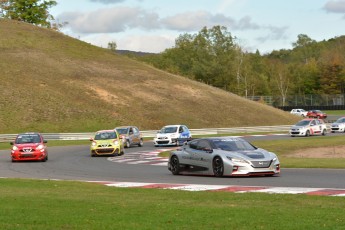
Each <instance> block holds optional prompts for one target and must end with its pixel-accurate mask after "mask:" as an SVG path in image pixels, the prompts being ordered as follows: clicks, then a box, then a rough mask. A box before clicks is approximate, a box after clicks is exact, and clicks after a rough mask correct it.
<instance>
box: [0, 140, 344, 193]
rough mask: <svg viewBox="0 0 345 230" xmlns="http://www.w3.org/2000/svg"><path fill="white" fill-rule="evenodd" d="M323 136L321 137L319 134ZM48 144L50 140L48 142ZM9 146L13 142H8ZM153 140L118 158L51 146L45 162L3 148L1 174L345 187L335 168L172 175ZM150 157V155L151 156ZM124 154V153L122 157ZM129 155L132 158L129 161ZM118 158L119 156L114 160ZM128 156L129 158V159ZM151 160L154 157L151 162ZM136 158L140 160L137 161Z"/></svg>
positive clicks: (80, 148)
mask: <svg viewBox="0 0 345 230" xmlns="http://www.w3.org/2000/svg"><path fill="white" fill-rule="evenodd" d="M245 138H246V139H249V140H253V139H262V138H264V139H269V138H271V139H275V138H290V137H288V136H267V137H245ZM320 138H322V137H320ZM48 146H49V143H48ZM9 149H10V145H9ZM159 149H162V148H155V147H154V146H153V144H152V143H151V142H146V143H145V144H144V147H141V148H140V147H132V148H130V149H126V154H125V156H124V157H122V159H123V160H124V161H122V162H118V161H117V160H119V159H117V158H113V159H112V158H108V157H95V158H91V157H90V155H89V146H87V145H83V146H66V147H49V160H48V161H47V162H45V163H43V162H18V163H12V162H11V160H10V151H9V150H1V151H0V177H10V178H42V179H43V178H44V179H65V180H87V181H90V180H91V181H93V180H97V181H117V182H147V183H176V184H179V183H180V184H206V185H243V186H278V187H306V188H345V170H335V169H284V168H283V169H282V172H281V175H280V176H277V177H235V178H234V177H228V178H215V177H211V176H210V177H208V176H173V175H172V174H171V173H170V172H169V171H168V169H167V167H166V166H162V163H163V164H164V161H159V160H158V161H159V162H161V163H159V162H156V161H155V160H154V157H153V155H150V153H152V152H153V151H157V150H159ZM150 156H151V159H148V158H150ZM120 158H121V157H120ZM128 158H133V162H132V163H130V162H129V161H127V160H128ZM114 159H116V160H114ZM126 159H127V160H126ZM148 160H152V161H153V162H154V163H153V164H151V163H150V162H148ZM135 161H137V162H135Z"/></svg>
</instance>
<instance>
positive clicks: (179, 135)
mask: <svg viewBox="0 0 345 230" xmlns="http://www.w3.org/2000/svg"><path fill="white" fill-rule="evenodd" d="M191 137H192V134H191V132H190V131H189V129H188V128H187V126H185V125H167V126H164V127H163V128H162V129H161V130H160V131H158V133H157V135H156V138H154V139H153V143H154V145H155V146H165V145H176V146H178V145H182V144H183V143H184V142H185V141H184V140H183V139H188V138H191ZM180 139H182V140H180Z"/></svg>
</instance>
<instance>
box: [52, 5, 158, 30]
mask: <svg viewBox="0 0 345 230" xmlns="http://www.w3.org/2000/svg"><path fill="white" fill-rule="evenodd" d="M57 18H58V19H59V20H60V21H64V22H68V25H67V27H69V28H71V30H72V31H73V32H75V33H114V32H123V31H126V30H127V29H134V28H142V29H145V30H151V29H156V28H158V27H159V24H158V15H157V14H156V13H150V12H146V11H144V10H142V9H140V8H131V7H113V8H108V9H100V10H95V11H91V12H86V13H82V12H66V13H62V14H60V15H59V16H58V17H57Z"/></svg>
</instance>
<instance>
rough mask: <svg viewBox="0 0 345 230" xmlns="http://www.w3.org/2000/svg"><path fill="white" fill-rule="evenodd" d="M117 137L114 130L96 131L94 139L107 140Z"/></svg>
mask: <svg viewBox="0 0 345 230" xmlns="http://www.w3.org/2000/svg"><path fill="white" fill-rule="evenodd" d="M115 138H117V136H116V133H115V132H103V133H96V136H95V140H108V139H115Z"/></svg>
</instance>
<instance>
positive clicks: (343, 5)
mask: <svg viewBox="0 0 345 230" xmlns="http://www.w3.org/2000/svg"><path fill="white" fill-rule="evenodd" d="M323 8H324V9H325V10H326V11H327V12H332V13H341V14H345V0H334V1H328V2H327V3H326V4H325V6H324V7H323Z"/></svg>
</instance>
